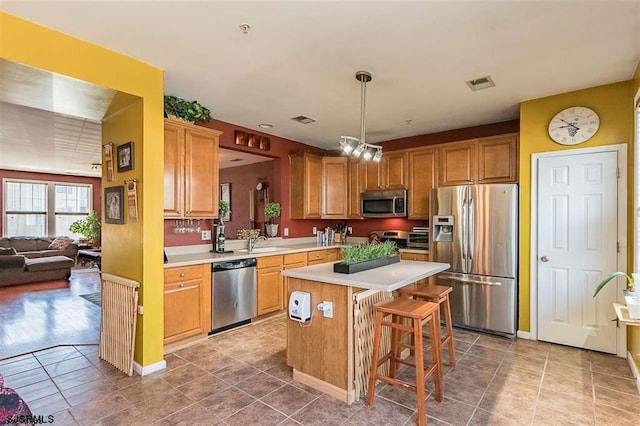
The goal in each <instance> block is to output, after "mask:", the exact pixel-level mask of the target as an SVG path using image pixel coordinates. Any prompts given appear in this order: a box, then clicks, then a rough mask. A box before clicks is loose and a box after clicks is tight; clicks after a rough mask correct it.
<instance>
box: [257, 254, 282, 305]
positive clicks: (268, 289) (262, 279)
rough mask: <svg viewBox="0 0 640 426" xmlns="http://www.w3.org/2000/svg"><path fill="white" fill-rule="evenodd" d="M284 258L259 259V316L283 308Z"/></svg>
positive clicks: (268, 257)
mask: <svg viewBox="0 0 640 426" xmlns="http://www.w3.org/2000/svg"><path fill="white" fill-rule="evenodd" d="M282 264H283V257H282V256H267V257H259V258H258V259H257V266H256V271H257V272H256V273H257V277H258V278H257V287H258V294H257V299H258V300H257V303H258V315H264V314H268V313H269V312H275V311H279V310H280V309H282V307H283V302H282V300H283V278H282V275H280V272H281V271H282Z"/></svg>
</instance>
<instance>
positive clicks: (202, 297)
mask: <svg viewBox="0 0 640 426" xmlns="http://www.w3.org/2000/svg"><path fill="white" fill-rule="evenodd" d="M210 330H211V265H210V264H203V265H195V266H185V267H178V268H167V269H165V271H164V344H168V343H173V342H176V341H178V340H182V339H185V338H187V337H191V336H195V335H198V334H206V333H208V332H209V331H210Z"/></svg>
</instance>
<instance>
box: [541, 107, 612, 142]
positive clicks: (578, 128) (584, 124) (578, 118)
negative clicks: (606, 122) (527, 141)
mask: <svg viewBox="0 0 640 426" xmlns="http://www.w3.org/2000/svg"><path fill="white" fill-rule="evenodd" d="M599 126H600V117H598V114H596V112H595V111H594V110H592V109H590V108H586V107H578V106H577V107H570V108H567V109H564V110H562V111H560V112H559V113H557V114H556V115H555V116H554V117H553V118H552V119H551V121H550V122H549V136H550V137H551V139H553V140H554V141H555V142H557V143H559V144H561V145H577V144H579V143H582V142H586V141H587V140H589V139H590V138H591V136H593V135H595V134H596V132H597V131H598V127H599Z"/></svg>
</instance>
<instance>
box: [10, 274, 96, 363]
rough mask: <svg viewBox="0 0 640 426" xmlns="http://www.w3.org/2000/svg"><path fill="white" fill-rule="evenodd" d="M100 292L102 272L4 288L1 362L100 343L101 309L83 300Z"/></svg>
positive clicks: (72, 275)
mask: <svg viewBox="0 0 640 426" xmlns="http://www.w3.org/2000/svg"><path fill="white" fill-rule="evenodd" d="M98 291H100V275H99V274H98V272H87V271H85V270H82V269H80V270H76V269H74V270H72V272H71V278H70V280H69V281H67V280H56V281H47V282H42V283H34V284H22V285H15V286H8V287H0V360H2V359H5V358H9V357H13V356H16V355H20V354H24V353H27V352H33V351H37V350H41V349H45V348H49V347H52V346H57V345H81V344H88V343H92V344H96V343H98V336H99V330H100V307H99V306H97V305H95V304H93V303H91V302H88V301H87V300H85V299H83V298H82V297H80V295H81V294H89V293H95V292H98Z"/></svg>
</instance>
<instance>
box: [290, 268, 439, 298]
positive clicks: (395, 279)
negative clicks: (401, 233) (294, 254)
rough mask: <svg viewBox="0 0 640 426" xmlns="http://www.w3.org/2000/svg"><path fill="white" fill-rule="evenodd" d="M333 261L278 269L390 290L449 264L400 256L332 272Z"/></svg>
mask: <svg viewBox="0 0 640 426" xmlns="http://www.w3.org/2000/svg"><path fill="white" fill-rule="evenodd" d="M333 263H335V262H331V263H322V264H320V265H313V266H305V267H302V268H296V269H288V270H285V271H282V272H281V273H282V275H283V276H285V277H292V278H300V279H303V280H310V281H319V282H323V283H328V284H338V285H344V286H350V287H359V288H365V289H369V290H383V291H393V290H397V289H399V288H401V287H404V286H406V285H409V284H411V283H414V282H416V281H418V280H421V279H423V278H427V277H430V276H432V275H435V274H437V273H439V272H442V271H445V270H447V269H449V267H450V265H449V264H448V263H436V262H415V261H413V260H401V261H400V262H398V263H393V264H391V265H386V266H381V267H379V268H374V269H369V270H367V271H362V272H357V273H355V274H340V273H337V272H333Z"/></svg>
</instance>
